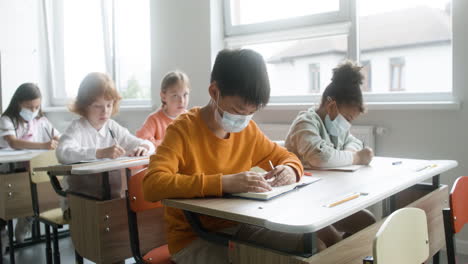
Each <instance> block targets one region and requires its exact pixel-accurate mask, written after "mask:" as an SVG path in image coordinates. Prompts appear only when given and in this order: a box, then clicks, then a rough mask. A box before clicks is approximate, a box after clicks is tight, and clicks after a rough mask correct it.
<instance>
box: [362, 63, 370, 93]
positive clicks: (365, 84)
mask: <svg viewBox="0 0 468 264" xmlns="http://www.w3.org/2000/svg"><path fill="white" fill-rule="evenodd" d="M361 66H362V70H361V73H362V75H363V76H364V80H362V86H361V90H362V91H363V92H370V91H372V67H371V63H370V61H362V62H361Z"/></svg>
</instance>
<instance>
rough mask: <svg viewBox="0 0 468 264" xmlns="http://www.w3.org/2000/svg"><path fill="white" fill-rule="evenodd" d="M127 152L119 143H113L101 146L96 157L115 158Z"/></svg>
mask: <svg viewBox="0 0 468 264" xmlns="http://www.w3.org/2000/svg"><path fill="white" fill-rule="evenodd" d="M124 154H125V150H124V149H123V148H122V147H121V146H119V145H113V146H110V147H108V148H101V149H97V150H96V158H98V159H103V158H111V159H115V158H118V157H120V156H122V155H124Z"/></svg>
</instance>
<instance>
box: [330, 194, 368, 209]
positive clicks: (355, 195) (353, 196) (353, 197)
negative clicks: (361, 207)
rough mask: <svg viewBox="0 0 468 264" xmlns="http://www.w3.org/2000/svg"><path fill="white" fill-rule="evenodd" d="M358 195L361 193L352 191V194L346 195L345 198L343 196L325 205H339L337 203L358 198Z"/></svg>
mask: <svg viewBox="0 0 468 264" xmlns="http://www.w3.org/2000/svg"><path fill="white" fill-rule="evenodd" d="M359 196H361V193H352V194H350V195H348V196H346V197H345V198H343V199H341V200H338V201H335V202H332V203H330V204H328V205H326V207H334V206H337V205H339V204H342V203H345V202H347V201H350V200H353V199H356V198H358V197H359Z"/></svg>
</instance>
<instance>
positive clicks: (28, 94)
mask: <svg viewBox="0 0 468 264" xmlns="http://www.w3.org/2000/svg"><path fill="white" fill-rule="evenodd" d="M41 99H42V96H41V91H40V90H39V87H38V86H37V85H36V84H33V83H23V84H21V85H20V86H19V87H18V88H17V89H16V91H15V93H14V94H13V97H12V98H11V101H10V104H9V105H8V107H7V109H6V110H5V112H4V113H3V114H2V116H1V117H0V149H55V148H56V147H57V144H58V140H59V136H60V133H59V132H58V131H57V130H56V129H55V128H54V127H53V126H52V124H51V123H50V122H49V120H48V119H47V117H45V116H44V114H43V113H42V111H41ZM0 170H1V171H6V170H9V168H8V166H7V164H1V165H0ZM32 221H33V218H32V217H25V218H19V219H18V222H17V224H16V226H15V238H16V241H17V242H19V243H21V242H23V241H24V238H25V237H26V235H27V234H28V233H30V232H31V225H32ZM1 225H2V229H3V223H2V224H1ZM1 236H2V246H3V247H5V246H6V243H4V242H5V240H6V233H5V230H2V235H1ZM4 252H5V251H4V249H3V248H2V253H4Z"/></svg>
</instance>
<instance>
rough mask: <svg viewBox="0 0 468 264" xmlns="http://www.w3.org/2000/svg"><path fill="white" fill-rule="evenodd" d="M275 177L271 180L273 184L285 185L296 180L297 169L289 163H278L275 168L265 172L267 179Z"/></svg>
mask: <svg viewBox="0 0 468 264" xmlns="http://www.w3.org/2000/svg"><path fill="white" fill-rule="evenodd" d="M271 178H274V179H273V181H272V182H270V185H271V186H283V185H288V184H292V183H295V182H296V179H297V177H296V171H295V170H294V169H293V168H291V167H289V166H288V165H278V166H276V167H275V169H274V170H271V171H269V172H268V173H267V174H265V179H267V180H268V179H271Z"/></svg>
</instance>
